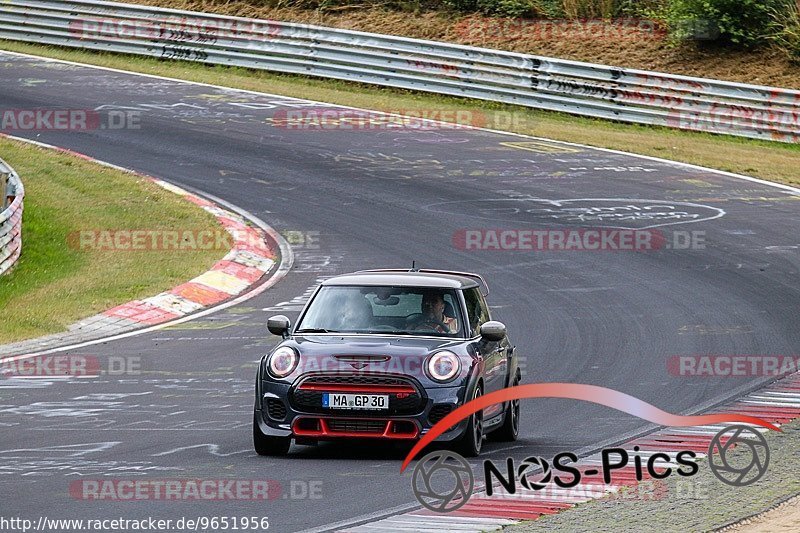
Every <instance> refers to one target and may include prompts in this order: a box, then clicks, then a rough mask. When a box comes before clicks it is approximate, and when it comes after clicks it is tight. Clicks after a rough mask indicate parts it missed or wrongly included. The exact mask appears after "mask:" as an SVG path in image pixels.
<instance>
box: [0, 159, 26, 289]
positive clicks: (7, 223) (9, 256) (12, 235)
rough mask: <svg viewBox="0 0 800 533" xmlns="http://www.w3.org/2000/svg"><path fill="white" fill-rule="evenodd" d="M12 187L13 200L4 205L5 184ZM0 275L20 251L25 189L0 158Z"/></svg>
mask: <svg viewBox="0 0 800 533" xmlns="http://www.w3.org/2000/svg"><path fill="white" fill-rule="evenodd" d="M7 183H10V184H11V185H12V186H13V188H14V191H15V192H14V196H15V198H14V201H12V202H11V204H10V205H6V198H7V192H10V189H7V187H6V184H7ZM0 194H2V195H3V196H2V200H0V209H1V210H0V275H2V274H4V273H5V272H7V271H8V270H9V269H10V268H11V267H12V266H14V263H16V262H17V259H19V255H20V253H21V252H22V200H23V197H24V196H25V189H24V187H23V186H22V180H20V179H19V176H17V174H16V172H14V169H13V168H11V167H10V166H8V164H6V162H5V161H3V160H2V159H0Z"/></svg>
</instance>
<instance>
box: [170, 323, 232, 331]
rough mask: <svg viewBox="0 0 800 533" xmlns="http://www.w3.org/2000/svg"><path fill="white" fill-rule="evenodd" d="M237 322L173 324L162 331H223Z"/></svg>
mask: <svg viewBox="0 0 800 533" xmlns="http://www.w3.org/2000/svg"><path fill="white" fill-rule="evenodd" d="M237 324H238V322H223V321H216V320H214V321H207V322H200V321H199V320H198V321H195V322H184V323H183V324H175V325H174V326H169V327H166V328H164V329H163V331H189V330H198V329H202V330H215V329H225V328H229V327H231V326H235V325H237Z"/></svg>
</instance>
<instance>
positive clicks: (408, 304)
mask: <svg viewBox="0 0 800 533" xmlns="http://www.w3.org/2000/svg"><path fill="white" fill-rule="evenodd" d="M463 324H464V321H463V320H462V317H461V308H460V305H459V304H458V298H457V296H456V291H455V290H453V289H433V288H430V287H376V286H328V287H322V288H321V289H320V291H319V292H318V293H317V295H316V296H315V297H314V299H313V300H312V302H311V304H310V305H309V307H308V310H307V311H306V313H305V315H304V316H303V318H302V319H301V322H300V323H299V324H298V326H297V329H296V330H295V332H296V333H388V334H393V335H426V336H437V337H462V336H463V331H464V328H463Z"/></svg>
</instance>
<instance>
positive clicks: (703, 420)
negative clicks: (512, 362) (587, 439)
mask: <svg viewBox="0 0 800 533" xmlns="http://www.w3.org/2000/svg"><path fill="white" fill-rule="evenodd" d="M527 398H567V399H570V400H582V401H584V402H591V403H596V404H599V405H605V406H606V407H611V408H612V409H616V410H618V411H622V412H623V413H628V414H631V415H634V416H638V417H639V418H642V419H644V420H647V421H649V422H653V423H655V424H658V425H660V426H673V427H686V426H702V425H708V424H720V423H722V422H744V423H747V424H755V425H758V426H761V427H765V428H767V429H773V430H775V431H780V429H778V427H776V426H774V425H772V424H770V423H769V422H767V421H765V420H762V419H760V418H757V417H754V416H747V415H737V414H733V413H727V414H726V413H720V414H713V415H694V416H681V415H673V414H672V413H668V412H666V411H662V410H661V409H659V408H658V407H656V406H654V405H650V404H649V403H647V402H644V401H642V400H640V399H639V398H635V397H633V396H631V395H629V394H625V393H624V392H619V391H615V390H613V389H607V388H606V387H599V386H597V385H583V384H579V383H533V384H530V385H518V386H516V387H508V388H505V389H502V390H499V391H495V392H490V393H489V394H486V395H484V396H481V397H480V398H477V399H475V400H472V401H470V402H467V403H465V404H464V405H462V406H461V407H459V408H458V409H456V410H455V411H453V412H452V413H450V414H449V415H447V416H446V417H444V418H443V419H441V420H440V421H439V422H437V423H436V424H434V426H433V427H432V428H431V429H430V431H428V433H426V434H425V436H423V437H422V438H421V439H420V440H419V441H418V442H417V444H416V445H415V446H414V447H413V448H412V449H411V451H410V452H409V453H408V455H407V456H406V458H405V460H404V461H403V465H402V466H401V467H400V472H403V470H405V469H406V467H407V466H408V465H409V463H410V462H411V460H412V459H414V457H415V456H416V455H417V454H418V453H419V452H420V451H422V449H423V448H424V447H425V446H427V445H428V444H430V443H431V442H433V440H434V439H436V437H438V436H439V435H441V434H442V433H444V432H445V431H447V430H448V429H449V428H450V427H451V426H454V425H455V424H458V423H459V422H461V421H462V420H464V419H465V418H467V417H468V416H470V415H471V414H472V413H475V412H477V411H480V410H481V409H486V408H487V407H489V406H490V405H495V404H498V403H502V402H508V401H512V400H522V399H527Z"/></svg>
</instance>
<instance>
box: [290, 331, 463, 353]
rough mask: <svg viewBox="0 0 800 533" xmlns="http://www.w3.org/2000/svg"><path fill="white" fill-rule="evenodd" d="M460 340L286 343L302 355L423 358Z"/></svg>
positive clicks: (336, 338)
mask: <svg viewBox="0 0 800 533" xmlns="http://www.w3.org/2000/svg"><path fill="white" fill-rule="evenodd" d="M463 342H464V339H447V338H435V337H411V336H396V335H386V336H383V335H368V336H366V335H296V336H294V337H292V338H291V339H289V340H288V341H287V342H286V344H289V345H294V347H295V348H297V349H298V351H299V352H300V354H301V355H304V356H306V355H307V356H320V355H322V356H328V355H330V356H334V355H384V356H389V357H414V356H416V357H420V356H422V357H425V356H427V355H428V354H429V353H431V352H432V351H434V350H440V349H443V348H449V347H453V346H457V345H459V344H462V343H463Z"/></svg>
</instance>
